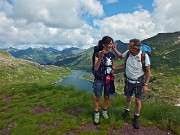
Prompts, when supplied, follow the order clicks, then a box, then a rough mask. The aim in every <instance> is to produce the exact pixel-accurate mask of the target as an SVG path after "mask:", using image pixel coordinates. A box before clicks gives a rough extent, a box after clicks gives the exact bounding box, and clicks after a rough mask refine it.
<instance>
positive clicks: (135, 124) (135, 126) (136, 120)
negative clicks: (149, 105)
mask: <svg viewBox="0 0 180 135" xmlns="http://www.w3.org/2000/svg"><path fill="white" fill-rule="evenodd" d="M133 126H134V128H135V129H139V128H140V123H139V116H137V115H135V114H134V119H133Z"/></svg>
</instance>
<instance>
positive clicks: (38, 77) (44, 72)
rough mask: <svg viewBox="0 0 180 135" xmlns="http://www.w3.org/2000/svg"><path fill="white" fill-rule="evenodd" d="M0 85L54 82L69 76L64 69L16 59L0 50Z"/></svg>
mask: <svg viewBox="0 0 180 135" xmlns="http://www.w3.org/2000/svg"><path fill="white" fill-rule="evenodd" d="M0 73H1V74H0V83H1V87H3V85H7V84H11V83H13V84H16V83H23V82H26V83H27V82H28V83H34V82H55V81H58V80H60V78H61V77H63V76H65V75H68V74H70V72H69V70H67V69H66V68H64V67H57V66H43V65H40V64H38V63H35V62H31V61H28V60H23V59H16V58H14V57H12V56H11V55H10V54H9V53H7V52H6V51H2V50H0Z"/></svg>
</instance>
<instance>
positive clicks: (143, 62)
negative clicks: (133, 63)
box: [141, 51, 146, 72]
mask: <svg viewBox="0 0 180 135" xmlns="http://www.w3.org/2000/svg"><path fill="white" fill-rule="evenodd" d="M145 54H146V52H145V51H142V53H141V63H142V69H143V71H144V72H145V71H146V66H145V57H146V56H145Z"/></svg>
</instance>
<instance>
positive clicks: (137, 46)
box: [129, 38, 141, 49]
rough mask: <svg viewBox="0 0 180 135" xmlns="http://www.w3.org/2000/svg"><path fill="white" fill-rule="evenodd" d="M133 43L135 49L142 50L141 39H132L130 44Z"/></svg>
mask: <svg viewBox="0 0 180 135" xmlns="http://www.w3.org/2000/svg"><path fill="white" fill-rule="evenodd" d="M131 42H133V43H134V45H133V48H137V49H140V48H141V41H140V40H139V39H136V38H134V39H131V40H129V43H131Z"/></svg>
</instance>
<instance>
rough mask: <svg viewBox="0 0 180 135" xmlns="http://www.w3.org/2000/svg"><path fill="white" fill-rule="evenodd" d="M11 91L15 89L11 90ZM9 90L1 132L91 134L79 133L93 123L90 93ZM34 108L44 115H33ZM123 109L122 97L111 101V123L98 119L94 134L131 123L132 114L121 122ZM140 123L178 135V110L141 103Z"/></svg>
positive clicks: (46, 87) (44, 87)
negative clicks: (11, 125) (6, 130)
mask: <svg viewBox="0 0 180 135" xmlns="http://www.w3.org/2000/svg"><path fill="white" fill-rule="evenodd" d="M25 86H26V87H25ZM12 87H13V88H14V89H11V88H12ZM11 88H10V87H7V88H3V89H1V94H0V97H1V98H0V101H2V102H1V104H0V106H1V109H0V121H1V124H0V130H1V129H4V128H6V127H7V126H8V125H9V124H10V123H14V125H13V128H12V129H11V130H10V134H12V135H16V134H17V135H24V134H27V135H28V134H29V135H31V134H34V135H35V134H63V133H66V132H69V131H78V132H80V134H93V133H94V132H93V131H92V132H90V131H80V130H79V128H80V126H83V125H85V124H91V123H92V113H93V98H94V95H93V93H86V92H83V91H78V90H75V89H74V88H73V87H70V86H67V87H62V86H55V85H52V84H37V83H35V84H34V83H33V84H28V85H27V84H21V85H14V86H11ZM2 91H3V92H2ZM6 96H8V97H10V98H11V101H10V102H9V103H7V102H6V100H5V99H4V97H6ZM101 105H102V101H101ZM37 107H41V108H43V109H44V110H45V111H42V112H36V111H37V110H36V108H37ZM124 108H125V98H124V96H122V95H117V96H113V97H110V106H109V114H110V119H108V120H104V119H102V118H101V124H100V125H99V126H98V128H99V129H100V130H98V131H97V132H96V134H108V133H109V131H108V127H110V126H115V128H121V127H122V124H123V123H124V122H128V123H131V120H132V116H133V111H132V112H131V117H130V118H129V119H127V120H125V121H124V120H123V119H122V117H121V113H122V111H123V110H124ZM35 110H36V111H35ZM73 110H75V111H73ZM132 110H134V103H132ZM55 123H56V124H55ZM141 123H142V125H144V126H150V125H156V126H158V127H159V128H161V129H162V130H171V131H173V132H174V133H176V134H180V110H179V108H177V107H174V106H171V105H166V104H163V103H159V102H153V103H148V102H144V103H143V109H142V115H141ZM53 125H55V126H53Z"/></svg>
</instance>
